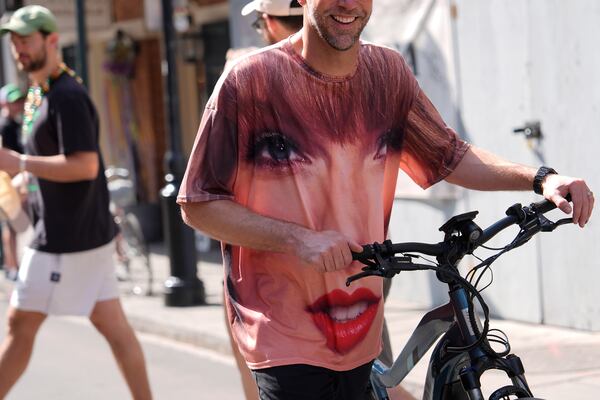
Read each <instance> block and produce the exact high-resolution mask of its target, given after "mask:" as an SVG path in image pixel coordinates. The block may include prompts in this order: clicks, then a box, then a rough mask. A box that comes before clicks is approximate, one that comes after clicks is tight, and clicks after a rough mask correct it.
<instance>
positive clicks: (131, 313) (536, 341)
mask: <svg viewBox="0 0 600 400" xmlns="http://www.w3.org/2000/svg"><path fill="white" fill-rule="evenodd" d="M151 262H152V267H153V270H154V273H155V276H156V284H155V292H157V293H161V283H162V282H164V279H165V278H166V277H167V276H168V271H169V267H168V259H167V257H166V256H165V254H164V249H162V247H161V246H154V247H153V249H152V256H151ZM198 272H199V277H200V278H201V280H202V281H203V283H204V285H205V289H206V295H207V296H206V300H207V304H206V305H203V306H193V307H165V306H164V296H163V295H162V294H157V295H155V296H152V297H145V296H136V295H131V294H126V295H123V296H122V302H123V305H124V308H125V311H126V313H127V315H128V318H129V320H130V322H131V323H132V325H133V326H134V328H135V329H136V330H137V331H138V332H143V333H146V334H152V335H157V336H162V337H165V338H168V339H171V340H176V341H179V342H182V343H186V344H189V345H193V346H198V347H203V348H208V349H211V350H214V351H216V352H219V353H221V354H223V355H225V356H230V355H231V349H230V346H229V341H228V337H227V332H226V329H225V317H224V311H223V307H222V305H221V303H222V298H221V296H222V282H223V272H222V268H221V265H220V260H219V256H218V252H216V251H212V252H210V253H203V254H200V259H199V262H198ZM0 281H1V280H0ZM9 287H10V284H9V283H8V282H6V281H1V284H0V291H4V292H5V293H6V292H7V291H8V290H9ZM425 311H426V310H423V309H421V308H418V307H414V306H411V305H410V304H405V303H400V302H397V301H388V303H386V311H385V313H386V314H385V315H386V320H387V323H388V327H389V330H390V335H391V338H392V348H393V350H394V354H395V355H397V354H398V353H399V351H400V350H401V349H402V346H403V344H404V343H405V342H406V340H407V339H408V337H409V336H410V334H411V333H412V331H413V329H414V327H415V326H416V325H417V323H418V321H419V320H420V319H421V317H422V316H423V314H424V313H425ZM490 327H491V328H496V329H501V330H502V331H504V332H505V333H506V334H507V335H508V337H509V340H510V344H511V347H512V352H513V353H515V354H517V355H519V356H520V357H521V359H522V360H523V363H524V365H525V370H526V375H527V379H528V381H529V383H530V386H531V387H532V389H533V391H534V394H535V395H536V396H537V397H539V398H544V399H569V400H571V399H573V400H592V399H594V400H595V399H598V398H599V396H600V395H599V393H600V332H596V333H592V332H585V331H577V330H571V329H564V328H559V327H551V326H545V325H536V324H529V323H521V322H515V321H506V320H497V319H493V320H492V321H491V322H490ZM428 357H429V353H428V354H427V355H426V356H425V357H424V358H423V359H422V360H421V362H419V363H418V364H417V365H416V367H415V368H414V369H413V371H412V372H411V373H410V374H409V375H408V376H407V377H406V378H405V381H404V385H405V387H406V388H407V389H408V390H409V391H410V392H411V393H413V394H414V395H415V396H417V397H419V398H420V397H421V395H422V390H423V382H424V377H425V373H426V369H427V360H428ZM508 383H509V382H508V381H507V380H506V378H505V377H504V376H501V375H500V374H496V373H492V374H489V376H488V374H486V375H484V379H483V384H484V386H485V385H493V387H495V388H497V387H499V386H502V385H505V384H508ZM484 394H485V393H484ZM489 394H490V393H487V395H488V396H489Z"/></svg>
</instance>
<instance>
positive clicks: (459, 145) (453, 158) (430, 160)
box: [400, 89, 469, 189]
mask: <svg viewBox="0 0 600 400" xmlns="http://www.w3.org/2000/svg"><path fill="white" fill-rule="evenodd" d="M404 135H405V136H404V142H403V149H402V156H401V159H400V168H401V169H402V170H403V171H404V172H406V173H407V174H408V175H409V176H410V177H411V179H412V180H413V181H415V182H416V183H417V184H418V185H419V186H421V187H422V188H423V189H426V188H428V187H429V186H431V185H433V184H434V183H437V182H439V181H440V180H442V179H444V178H446V177H447V176H448V175H449V174H450V173H451V172H452V171H453V170H454V168H456V166H457V165H458V163H459V162H460V160H461V159H462V157H463V156H464V155H465V153H466V151H467V150H468V148H469V144H468V143H466V142H465V141H463V140H461V139H460V138H459V136H458V135H457V134H456V132H455V131H454V130H453V129H452V128H450V127H448V126H447V125H446V123H445V122H444V120H443V119H442V117H441V116H440V114H439V113H438V111H437V110H436V109H435V107H434V105H433V104H432V103H431V101H430V100H429V98H428V97H427V96H426V95H425V93H424V92H423V91H422V90H420V89H418V91H417V95H416V97H415V99H414V101H413V104H412V106H411V108H410V109H409V112H408V115H407V121H406V127H405V131H404Z"/></svg>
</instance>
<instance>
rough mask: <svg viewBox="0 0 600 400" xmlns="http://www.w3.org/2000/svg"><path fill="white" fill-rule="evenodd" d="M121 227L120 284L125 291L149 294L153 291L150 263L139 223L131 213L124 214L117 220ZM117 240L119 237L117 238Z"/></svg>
mask: <svg viewBox="0 0 600 400" xmlns="http://www.w3.org/2000/svg"><path fill="white" fill-rule="evenodd" d="M119 228H120V229H121V236H122V239H121V242H120V243H118V244H117V245H118V246H119V245H120V247H121V251H120V256H121V257H122V258H124V260H123V261H122V262H121V264H122V267H123V268H122V270H123V271H122V275H123V278H122V279H121V281H122V283H121V285H122V286H124V289H125V292H128V293H131V294H135V295H144V296H151V295H152V293H153V290H152V285H153V283H154V282H153V280H154V277H153V274H152V266H151V264H150V254H149V251H148V246H147V245H146V241H145V239H144V235H143V233H142V230H141V227H140V223H139V221H138V220H137V218H136V217H135V215H133V214H125V215H124V217H123V218H121V220H120V222H119ZM117 240H119V239H117Z"/></svg>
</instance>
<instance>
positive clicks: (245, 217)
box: [181, 200, 362, 272]
mask: <svg viewBox="0 0 600 400" xmlns="http://www.w3.org/2000/svg"><path fill="white" fill-rule="evenodd" d="M181 211H182V216H183V220H184V221H185V222H186V223H187V224H188V225H190V226H191V227H193V228H195V229H198V230H200V231H202V232H204V233H206V234H207V235H209V236H211V237H213V238H215V239H218V240H221V241H223V242H225V243H229V244H233V245H237V246H242V247H247V248H252V249H255V250H262V251H269V252H277V253H289V254H293V255H295V256H297V257H298V258H300V259H301V260H302V261H304V262H305V263H306V264H309V265H310V266H312V267H313V268H315V269H316V270H317V271H320V272H328V271H335V270H338V269H341V268H345V267H346V266H348V265H349V264H350V263H351V262H352V255H351V252H350V250H352V251H361V250H362V247H361V246H360V245H359V244H358V243H356V242H355V241H353V240H352V239H349V238H347V237H345V236H344V235H342V234H340V233H338V232H334V231H322V232H317V231H313V230H311V229H308V228H305V227H303V226H301V225H298V224H295V223H291V222H286V221H282V220H278V219H274V218H269V217H265V216H262V215H259V214H257V213H255V212H252V211H251V210H248V209H247V208H245V207H243V206H241V205H239V204H237V203H235V202H233V201H230V200H213V201H206V202H191V203H183V204H182V205H181Z"/></svg>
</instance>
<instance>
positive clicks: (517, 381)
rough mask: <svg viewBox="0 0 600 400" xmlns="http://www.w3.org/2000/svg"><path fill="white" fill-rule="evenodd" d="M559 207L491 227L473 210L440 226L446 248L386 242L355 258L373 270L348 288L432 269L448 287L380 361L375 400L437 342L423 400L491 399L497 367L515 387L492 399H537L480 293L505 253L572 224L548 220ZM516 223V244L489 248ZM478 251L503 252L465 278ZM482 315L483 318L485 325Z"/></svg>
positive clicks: (523, 210)
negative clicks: (487, 378) (440, 301)
mask: <svg viewBox="0 0 600 400" xmlns="http://www.w3.org/2000/svg"><path fill="white" fill-rule="evenodd" d="M569 201H570V199H569ZM554 208H556V206H555V205H554V204H553V203H551V202H549V201H547V200H546V201H542V202H539V203H532V204H531V205H529V206H522V205H521V204H515V205H513V206H511V207H510V208H508V210H507V211H506V215H507V216H506V217H504V218H502V219H500V220H499V221H497V222H496V223H494V224H492V225H491V226H489V227H488V228H486V229H481V228H480V227H479V226H478V225H477V224H476V223H475V222H474V221H473V220H474V219H475V217H476V216H477V214H478V211H472V212H468V213H464V214H460V215H456V216H454V217H452V218H451V219H450V220H448V221H447V222H446V223H445V224H444V225H442V226H441V227H440V228H439V230H440V231H442V232H443V233H444V240H443V241H442V242H439V243H435V244H429V243H417V242H413V243H392V242H391V241H390V240H386V241H384V242H383V243H377V242H376V243H373V244H369V245H366V246H363V251H362V252H361V253H354V254H353V258H354V259H355V260H357V261H360V262H362V263H363V264H365V265H366V266H365V267H364V268H363V272H360V273H358V274H356V275H352V276H350V277H349V278H348V279H347V281H346V285H347V286H349V285H350V284H351V283H352V282H353V281H355V280H357V279H361V278H364V277H367V276H380V277H387V278H392V277H394V276H395V275H397V274H398V273H400V272H401V271H417V270H433V271H435V272H436V276H437V279H438V280H440V281H441V282H443V283H445V284H447V285H448V287H449V298H450V299H449V302H448V303H446V304H445V305H442V306H440V307H437V308H435V309H433V310H431V311H429V312H427V313H426V314H425V315H424V316H423V318H422V319H421V321H420V322H419V324H418V325H417V327H416V328H415V330H414V332H413V333H412V335H411V337H410V339H409V340H408V342H407V343H406V345H405V346H404V348H403V350H402V351H401V352H400V354H399V355H398V357H397V358H396V360H395V361H394V363H393V364H392V366H391V367H388V366H386V365H384V364H383V363H381V362H380V361H378V360H375V362H374V364H373V368H372V371H371V379H370V384H371V391H372V393H371V396H372V397H371V398H372V399H378V400H384V399H389V397H388V394H387V389H386V388H391V387H394V386H397V385H399V384H400V382H402V380H403V379H404V378H405V377H406V375H407V374H408V373H409V372H410V371H411V370H412V368H413V367H414V366H415V365H416V364H417V362H418V361H419V360H420V359H421V358H422V357H423V355H424V354H425V353H426V352H427V351H428V350H429V349H430V348H431V347H432V346H433V345H434V344H435V343H436V342H438V343H437V345H436V347H435V348H434V350H433V354H432V355H431V359H430V361H429V367H428V369H427V375H426V380H425V387H424V392H423V399H424V400H449V399H452V400H455V399H456V400H484V399H485V398H484V395H483V392H482V390H481V383H480V377H481V376H482V374H483V373H484V372H485V371H488V370H492V369H496V370H501V371H504V372H505V373H506V374H507V375H508V377H509V378H510V381H511V383H510V384H508V385H506V386H502V387H500V388H498V389H496V390H494V391H493V392H492V393H491V395H490V396H489V400H501V399H511V398H520V399H531V400H533V399H535V397H534V396H533V393H532V391H531V389H530V387H529V385H528V383H527V380H526V379H525V369H524V367H523V363H522V362H521V359H520V358H519V357H518V356H516V355H514V354H510V352H511V348H510V344H509V341H508V337H507V336H506V335H505V334H504V332H502V331H500V330H495V329H490V328H489V308H488V306H487V305H486V303H485V301H484V300H483V297H482V296H481V293H480V292H481V291H482V290H484V289H485V288H486V287H488V286H489V285H490V284H491V282H489V283H488V284H487V285H486V286H485V287H483V288H482V289H478V285H479V284H480V283H481V279H482V277H483V276H484V274H485V273H486V272H487V271H488V270H489V268H490V265H491V264H492V263H493V262H494V261H495V260H496V259H498V257H500V256H501V255H502V254H504V253H506V252H508V251H510V250H513V249H515V248H517V247H520V246H522V245H524V244H525V243H527V242H528V241H529V239H531V238H532V237H533V236H534V235H536V234H537V233H539V232H551V231H553V230H554V229H556V228H557V227H558V226H560V225H563V224H567V223H572V219H571V218H563V219H560V220H558V221H556V222H553V221H551V220H549V219H548V218H546V217H545V216H544V214H545V213H546V212H548V211H550V210H553V209H554ZM513 225H518V226H519V227H520V230H519V232H518V234H517V235H516V236H515V238H514V239H513V240H512V241H511V242H510V243H509V244H507V245H506V246H504V247H502V248H491V247H487V246H484V243H486V242H487V241H489V240H490V239H492V238H493V237H494V236H495V235H497V234H498V233H499V232H501V231H503V230H504V229H506V228H508V227H510V226H513ZM479 247H482V248H486V249H488V250H492V251H497V252H496V253H495V254H493V255H491V256H489V257H488V258H486V259H479V260H480V261H481V262H480V263H479V264H477V265H476V266H475V267H473V268H472V269H471V270H470V271H469V272H468V273H467V274H466V276H465V277H463V276H462V275H461V274H460V273H459V270H458V263H459V262H460V260H461V259H462V258H463V257H464V256H465V255H472V254H473V252H474V251H475V250H476V249H477V248H479ZM423 255H427V256H434V257H436V259H435V261H434V260H430V259H428V258H426V257H424V256H423ZM415 261H417V262H415ZM492 280H493V279H492ZM475 299H476V300H477V303H478V304H479V307H477V305H476V303H475ZM477 308H479V310H477ZM479 311H480V312H481V313H482V314H483V323H482V321H481V318H480V312H479ZM442 335H443V336H442ZM440 336H442V338H441V339H440V340H439V341H438V338H439V337H440ZM490 343H494V344H496V345H501V346H502V347H503V350H501V351H496V350H495V349H494V348H492V346H491V345H490Z"/></svg>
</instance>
